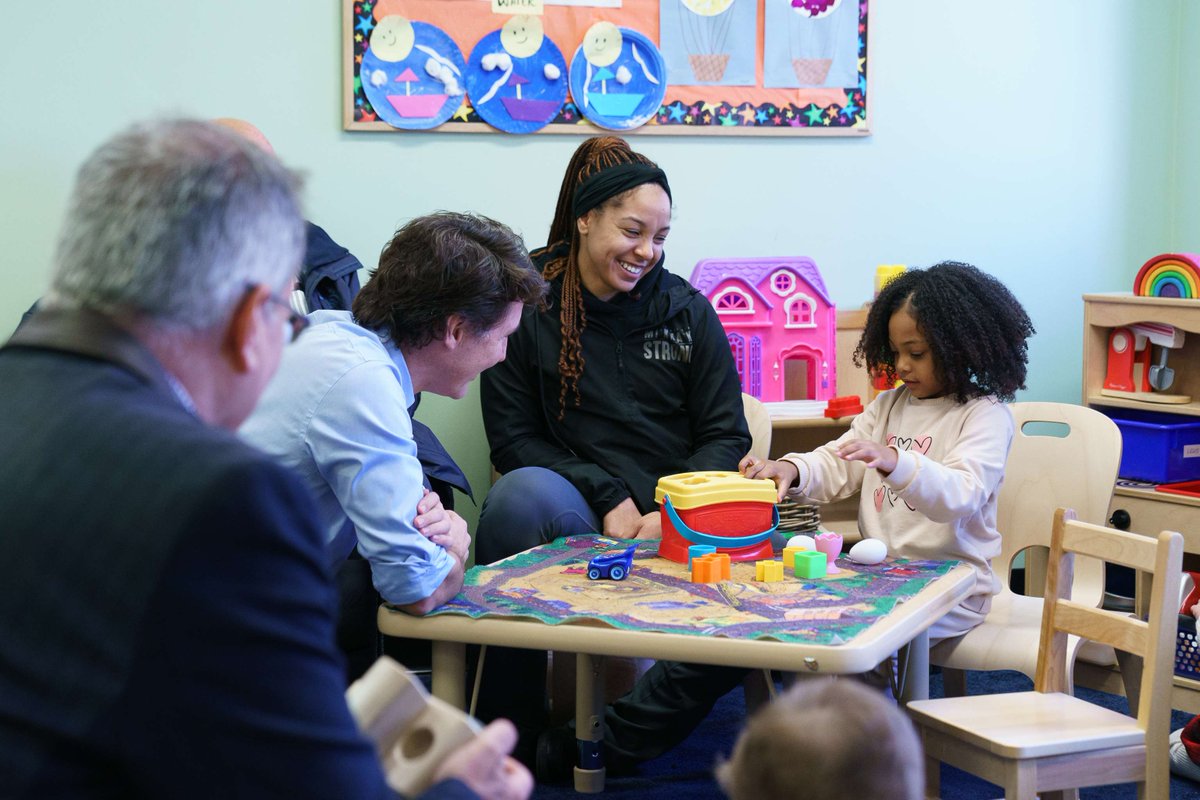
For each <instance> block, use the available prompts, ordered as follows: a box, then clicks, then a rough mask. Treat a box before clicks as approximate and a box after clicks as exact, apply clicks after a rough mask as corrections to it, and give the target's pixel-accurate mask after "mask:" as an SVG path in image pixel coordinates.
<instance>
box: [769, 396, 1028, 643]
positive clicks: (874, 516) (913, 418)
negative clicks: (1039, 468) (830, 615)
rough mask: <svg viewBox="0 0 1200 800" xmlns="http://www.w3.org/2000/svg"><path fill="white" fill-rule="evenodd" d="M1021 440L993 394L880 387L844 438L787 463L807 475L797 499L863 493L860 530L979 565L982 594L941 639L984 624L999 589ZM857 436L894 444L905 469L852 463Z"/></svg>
mask: <svg viewBox="0 0 1200 800" xmlns="http://www.w3.org/2000/svg"><path fill="white" fill-rule="evenodd" d="M1012 437H1013V417H1012V412H1011V411H1010V410H1009V408H1008V406H1007V405H1005V404H1004V403H1001V402H1000V401H999V400H997V399H996V398H994V397H981V398H976V399H974V400H970V401H968V402H966V403H958V402H956V401H955V400H954V399H953V398H950V397H937V398H932V399H928V400H921V399H918V398H916V397H913V396H912V394H911V393H909V391H908V389H907V388H904V387H901V388H899V389H893V390H891V391H887V392H882V393H880V395H879V396H878V397H876V398H875V400H874V401H873V402H872V403H871V404H870V405H869V406H868V407H867V408H866V410H865V411H863V413H861V414H859V415H858V416H857V417H856V418H855V419H854V421H853V422H852V423H851V426H850V430H848V431H847V432H846V433H845V434H843V435H842V436H841V437H840V438H838V439H837V440H836V441H833V442H830V443H828V444H826V445H823V446H821V447H819V448H817V449H816V450H813V451H812V452H810V453H789V454H788V455H786V456H784V457H783V459H782V460H784V461H789V462H791V463H792V464H795V466H796V469H797V470H799V472H800V476H799V478H798V479H797V481H796V484H795V485H794V486H793V488H792V489H791V490H790V492H789V494H790V495H791V496H794V497H798V498H801V499H804V498H807V499H808V500H811V501H813V502H816V503H829V502H833V501H835V500H840V499H842V498H845V497H849V496H851V495H853V494H854V493H855V492H860V491H861V493H862V494H861V497H860V500H859V504H858V528H859V531H860V532H861V533H862V535H863V536H864V537H866V538H869V539H879V540H880V541H882V542H884V543H885V544H886V545H887V548H888V555H890V556H901V557H904V558H916V559H925V558H934V559H950V558H953V559H957V560H959V561H963V562H965V563H967V564H970V565H971V567H973V568H974V570H975V575H976V581H975V589H974V590H973V592H972V593H971V594H970V595H968V596H967V598H966V599H965V600H964V601H963V602H962V604H961V605H960V606H959V607H958V608H957V609H955V611H954V612H952V613H951V614H950V615H948V616H947V617H946V618H945V619H944V620H942V621H941V622H940V623H938V624H937V625H935V626H934V627H933V628H932V629H931V630H930V637H931V638H932V639H941V638H944V637H947V636H956V635H959V634H961V633H964V632H966V631H967V630H970V629H971V628H973V627H974V626H975V625H977V624H978V623H979V622H981V621H982V620H983V618H984V616H986V615H987V612H988V609H989V608H990V607H991V597H992V595H993V594H995V593H996V592H997V591H999V588H1000V585H999V582H998V580H997V579H996V576H995V573H993V572H992V568H991V565H990V564H989V561H990V560H991V559H992V558H993V557H995V556H996V555H998V554H999V553H1000V533H999V532H998V531H997V530H996V497H997V495H998V494H999V492H1000V484H1001V482H1002V481H1003V480H1004V464H1005V461H1006V460H1007V459H1008V450H1009V447H1010V445H1011V444H1012ZM852 439H869V440H871V441H875V442H884V443H886V444H888V445H889V446H890V447H892V448H893V449H895V450H896V453H897V462H896V468H895V469H894V470H892V472H891V473H890V474H888V475H881V474H880V473H879V471H878V470H875V469H871V468H868V467H866V466H864V465H863V464H862V463H861V462H858V461H843V460H842V459H841V458H839V457H838V455H837V450H838V446H839V445H840V444H841V443H843V442H847V441H850V440H852Z"/></svg>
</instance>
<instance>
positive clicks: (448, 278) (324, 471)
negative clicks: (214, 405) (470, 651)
mask: <svg viewBox="0 0 1200 800" xmlns="http://www.w3.org/2000/svg"><path fill="white" fill-rule="evenodd" d="M544 293H545V282H544V281H543V280H542V278H541V276H540V275H539V274H538V272H537V271H536V269H535V268H534V267H533V265H532V263H531V262H530V260H529V256H528V253H527V252H526V250H525V247H524V244H523V243H522V241H521V239H520V237H518V236H517V235H516V234H514V233H513V232H512V231H511V230H509V229H508V228H507V227H506V226H504V225H502V224H500V223H498V222H495V221H493V220H490V219H487V218H485V217H481V216H476V215H470V214H455V213H450V212H441V213H437V214H431V215H428V216H425V217H419V218H417V219H414V220H413V221H411V222H409V223H408V224H406V225H405V226H403V227H402V228H401V229H400V230H399V231H397V232H396V234H395V236H394V237H393V238H392V240H391V241H390V242H389V243H388V244H387V246H386V247H385V248H384V250H383V252H382V254H381V255H380V259H379V267H378V269H377V270H375V271H374V272H373V273H372V276H371V280H369V281H368V282H367V283H366V284H365V285H364V286H363V288H362V290H361V291H360V292H359V294H358V296H357V297H356V298H355V301H354V306H353V311H352V312H347V311H317V312H314V313H313V314H311V315H310V316H309V322H310V325H309V327H308V329H307V330H306V331H305V334H304V336H302V337H300V338H299V339H297V341H296V342H295V343H294V344H293V345H291V346H289V347H288V348H287V349H286V351H285V353H284V356H283V361H282V364H281V365H280V368H279V371H278V373H277V374H276V376H275V379H274V380H273V381H272V382H271V383H270V384H269V385H268V387H267V389H266V391H265V392H264V394H263V397H262V399H261V401H260V402H259V405H258V407H257V409H256V410H255V412H254V413H253V414H252V415H251V417H250V418H249V419H248V420H247V421H246V422H245V424H244V425H243V426H242V427H241V430H240V433H241V435H242V436H243V437H244V438H245V439H246V440H247V441H249V442H251V443H252V444H254V445H256V446H258V447H259V448H261V449H263V450H265V451H266V452H268V453H270V454H272V455H273V456H275V457H276V458H277V459H278V460H280V461H281V462H283V463H284V464H286V465H287V466H289V467H291V468H292V469H293V470H295V471H296V472H297V473H298V474H299V475H300V476H301V478H302V479H303V481H304V483H305V484H306V485H307V486H308V488H309V490H310V491H311V492H312V494H313V496H314V497H315V498H316V499H317V506H318V515H319V519H318V523H319V525H320V526H321V529H322V530H323V531H324V532H325V536H326V541H327V542H328V546H329V556H330V562H331V564H332V565H334V566H337V565H338V564H340V563H341V562H342V561H344V560H345V559H346V558H347V557H348V556H350V555H351V553H352V552H353V551H354V550H355V548H356V547H357V549H358V551H359V553H361V555H362V556H363V557H364V558H365V559H366V560H367V561H368V562H369V564H370V569H371V577H372V581H373V582H374V585H375V588H376V589H377V590H378V592H379V594H380V595H381V596H382V597H383V599H384V600H386V601H387V602H389V603H392V604H394V605H396V606H398V607H400V608H401V609H403V610H405V611H407V612H409V613H413V614H425V613H427V612H429V611H430V610H432V609H434V608H436V607H438V606H439V605H441V604H442V603H444V602H445V601H446V600H448V599H450V598H451V597H453V596H454V595H455V594H457V593H458V591H459V589H460V588H461V586H462V579H463V572H464V563H465V562H466V560H467V554H468V550H469V547H470V542H471V538H470V535H469V534H468V532H467V528H466V523H465V522H464V521H463V520H462V518H461V517H459V516H458V515H457V514H455V513H454V512H453V511H447V510H444V509H443V508H442V505H441V503H440V501H439V499H438V497H437V495H436V494H432V493H429V492H427V490H426V489H425V487H424V485H423V476H422V470H421V464H420V462H419V461H418V460H417V449H416V444H415V443H414V441H413V432H412V419H411V418H410V416H409V413H408V408H409V407H410V406H411V405H412V403H413V400H414V396H415V395H416V393H418V392H422V391H429V392H433V393H434V394H440V395H445V396H447V397H453V398H459V397H462V396H463V395H464V394H465V393H466V391H467V386H468V384H469V383H470V382H471V381H472V380H473V379H474V378H475V377H476V376H477V375H478V374H479V373H480V372H481V371H483V370H484V369H486V368H488V367H490V366H492V365H493V364H495V363H497V362H499V361H501V360H503V358H504V354H505V348H506V342H507V338H508V335H509V334H510V333H512V331H513V330H515V329H516V326H517V323H518V321H519V320H520V318H521V311H522V309H523V307H524V306H525V305H526V304H528V303H535V302H539V301H540V300H541V298H542V296H543V295H544Z"/></svg>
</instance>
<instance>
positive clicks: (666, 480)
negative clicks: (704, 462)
mask: <svg viewBox="0 0 1200 800" xmlns="http://www.w3.org/2000/svg"><path fill="white" fill-rule="evenodd" d="M665 494H669V495H671V505H673V506H675V508H699V507H700V506H707V505H714V504H716V503H737V502H741V503H746V502H753V503H770V504H771V505H774V504H775V500H776V498H777V497H778V495H777V494H776V491H775V482H774V481H772V480H770V479H768V478H758V479H755V480H751V479H750V478H744V477H742V475H741V473H739V472H680V473H679V474H678V475H667V476H665V477H662V478H659V479H658V486H656V487H655V488H654V502H656V503H660V504H661V503H662V499H663V495H665Z"/></svg>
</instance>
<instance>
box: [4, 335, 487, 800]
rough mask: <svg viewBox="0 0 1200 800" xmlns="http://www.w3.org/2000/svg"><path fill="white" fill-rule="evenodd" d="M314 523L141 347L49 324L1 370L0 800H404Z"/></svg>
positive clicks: (288, 479)
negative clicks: (372, 727) (338, 614)
mask: <svg viewBox="0 0 1200 800" xmlns="http://www.w3.org/2000/svg"><path fill="white" fill-rule="evenodd" d="M312 519H313V513H312V508H311V500H310V499H309V498H308V497H307V495H306V494H305V492H304V490H303V488H302V487H301V486H300V485H299V484H298V482H297V481H296V480H295V479H294V478H292V476H291V475H290V474H289V473H288V472H287V471H286V470H284V469H283V468H281V467H279V466H277V465H276V464H274V463H273V462H271V461H270V460H269V459H267V458H266V457H265V456H264V455H262V454H261V453H259V452H258V451H257V450H254V449H252V448H250V447H249V446H247V445H245V444H244V443H242V442H241V441H240V440H238V439H237V438H236V437H235V436H233V435H232V434H229V433H226V432H224V431H219V430H216V429H213V428H210V427H208V426H206V425H205V424H204V423H203V422H201V421H200V420H199V419H197V418H196V417H195V416H193V415H192V414H191V413H189V412H188V411H187V410H185V408H184V407H183V405H182V403H181V402H180V401H179V399H178V398H177V397H176V395H175V394H174V393H173V392H172V390H171V388H170V385H169V383H168V382H167V379H166V375H165V373H164V371H163V370H162V368H161V366H160V365H159V364H158V363H157V361H156V360H155V359H154V358H153V357H152V356H151V355H150V353H149V352H148V351H146V350H145V349H144V348H142V347H141V346H140V345H139V344H138V343H137V341H136V340H134V339H133V338H131V337H130V336H128V335H127V334H125V333H124V332H122V331H120V330H119V329H117V328H115V327H113V326H112V325H111V324H110V323H108V322H107V321H106V320H105V319H104V318H103V317H99V316H96V315H92V314H88V313H79V312H73V313H72V312H57V311H46V312H41V313H39V314H37V315H35V316H34V317H33V319H32V320H30V322H29V323H28V324H27V325H25V326H24V327H23V328H22V329H21V331H20V332H19V333H18V334H16V335H15V336H14V337H13V339H12V340H10V341H9V343H8V344H7V345H6V346H5V347H4V348H3V349H0V796H4V797H10V796H15V797H168V796H169V797H197V798H201V797H203V798H217V797H221V798H226V797H256V798H257V797H289V798H298V797H330V798H332V797H347V798H373V797H385V796H391V794H390V792H389V791H388V789H387V787H386V784H385V783H384V779H383V776H382V774H381V770H380V768H379V766H378V762H377V760H376V758H375V754H374V752H373V748H372V747H371V745H370V744H369V743H368V742H367V741H366V740H364V739H363V738H362V737H361V736H360V735H359V733H358V732H357V730H356V728H355V725H354V722H353V720H352V719H351V717H350V714H349V711H348V709H347V707H346V704H345V700H344V695H343V688H344V684H343V678H342V663H341V660H340V657H339V656H338V654H337V652H336V650H335V648H334V643H333V630H334V605H335V598H334V592H333V587H332V584H331V581H330V576H329V574H328V569H327V567H326V561H327V559H326V557H325V554H324V547H323V543H322V541H321V536H320V533H319V531H318V530H317V529H316V528H315V527H314V525H313V523H312V521H311V520H312ZM440 789H441V791H440V792H438V791H437V790H436V789H435V792H434V794H438V793H440V794H441V795H442V796H462V795H464V794H465V795H466V796H471V795H470V793H469V792H468V791H467V790H466V787H465V786H463V785H462V784H460V783H457V782H451V783H449V784H442V785H441V787H440Z"/></svg>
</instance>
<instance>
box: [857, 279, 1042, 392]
mask: <svg viewBox="0 0 1200 800" xmlns="http://www.w3.org/2000/svg"><path fill="white" fill-rule="evenodd" d="M906 317H910V318H911V321H912V322H915V328H916V331H917V334H918V335H919V338H920V339H921V340H923V341H922V342H920V343H922V344H924V345H927V350H924V351H921V350H919V349H916V350H914V351H913V352H911V353H910V352H909V351H908V349H907V348H904V347H902V346H901V345H902V343H901V342H895V341H893V340H892V330H891V329H892V328H895V327H896V325H895V324H894V323H905V322H907V321H908V320H907V319H906ZM901 327H903V325H901ZM1033 333H1034V329H1033V323H1032V322H1030V320H1029V315H1028V314H1026V313H1025V309H1024V308H1022V307H1021V304H1020V303H1019V302H1018V301H1017V299H1016V298H1015V297H1013V295H1012V292H1010V291H1009V290H1008V289H1007V288H1006V287H1005V286H1004V284H1002V283H1000V281H998V280H996V279H995V278H993V277H992V276H990V275H988V274H986V273H984V272H980V271H979V270H978V269H976V268H975V267H972V266H971V265H969V264H960V263H958V262H954V261H943V262H942V263H940V264H936V265H934V266H932V267H930V268H928V269H912V270H908V271H906V272H903V273H901V274H900V275H899V276H897V277H896V278H894V279H893V280H891V281H890V282H889V283H888V284H887V285H886V286H884V288H883V290H882V291H881V292H880V293H879V296H878V297H877V298H875V302H874V303H872V304H871V310H870V312H869V313H868V314H867V324H866V327H865V328H864V330H863V335H862V339H861V340H859V343H858V347H857V349H856V350H855V351H854V363H855V364H856V365H858V366H863V364H864V362H865V364H866V366H867V367H868V368H870V369H871V370H874V371H877V372H881V373H885V374H887V375H888V377H889V378H891V379H892V380H896V379H897V378H899V379H902V380H903V379H904V377H905V376H904V375H903V374H900V373H901V371H902V369H907V368H911V367H912V366H913V365H914V364H920V362H921V358H922V356H923V357H924V358H925V359H926V360H927V363H928V360H929V359H932V362H931V372H932V374H933V375H934V376H935V381H936V383H937V386H938V388H939V389H940V391H939V392H938V393H937V394H940V395H947V396H950V397H953V398H954V399H955V400H957V401H958V402H960V403H965V402H966V401H968V400H970V399H972V398H974V397H982V396H985V395H995V396H996V397H999V398H1000V399H1002V400H1012V399H1013V395H1014V394H1015V393H1016V391H1017V390H1018V389H1024V388H1025V366H1026V363H1027V362H1028V352H1027V343H1026V340H1027V339H1028V338H1029V337H1030V336H1032V335H1033ZM898 351H899V353H900V358H899V359H898V358H897V352H898ZM910 355H911V356H913V357H914V358H912V360H911V361H909V360H908V359H907V356H910ZM898 360H899V361H900V363H899V364H898V363H897V362H898ZM914 393H916V392H914ZM918 396H935V395H933V394H926V395H920V394H918Z"/></svg>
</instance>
